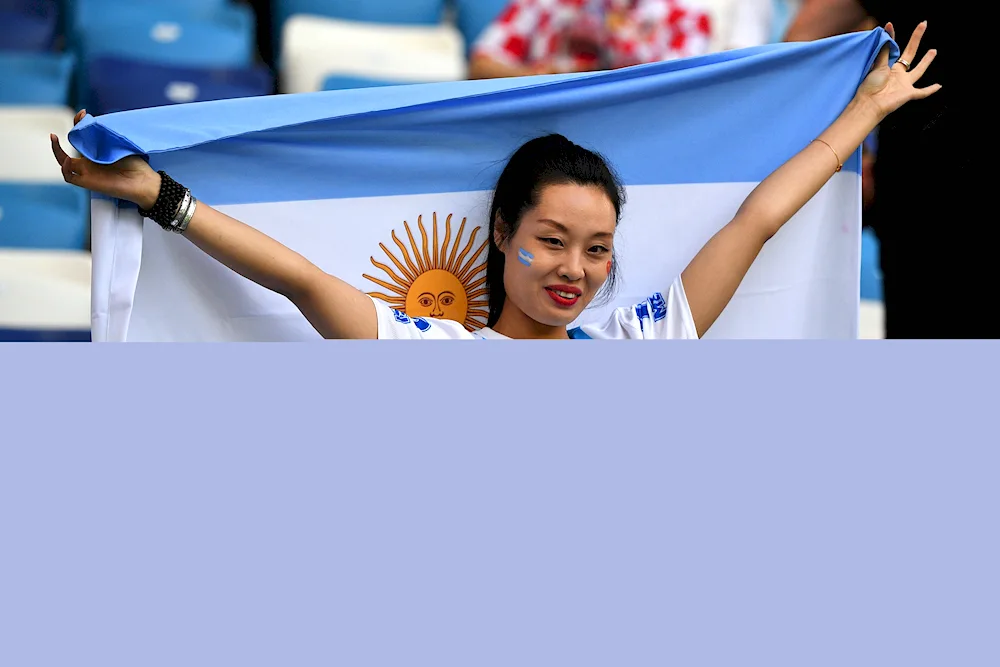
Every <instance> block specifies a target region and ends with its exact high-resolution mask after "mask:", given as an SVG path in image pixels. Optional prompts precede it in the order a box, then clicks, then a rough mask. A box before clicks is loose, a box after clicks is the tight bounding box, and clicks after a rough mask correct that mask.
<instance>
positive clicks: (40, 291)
mask: <svg viewBox="0 0 1000 667" xmlns="http://www.w3.org/2000/svg"><path fill="white" fill-rule="evenodd" d="M801 2H802V0H247V1H243V2H241V1H238V0H127V1H123V0H0V341H86V340H90V252H89V245H90V228H89V223H90V220H89V197H88V195H87V193H86V192H84V191H81V190H79V189H77V188H74V187H72V186H69V185H66V184H65V183H64V182H63V180H62V177H61V174H60V171H59V168H58V166H57V165H56V163H55V160H54V159H53V158H52V155H51V152H50V150H49V142H48V135H49V133H51V132H55V133H56V134H58V135H60V136H61V138H62V141H63V145H64V146H66V147H68V143H67V142H66V135H67V133H68V132H69V130H70V129H71V127H72V121H73V115H74V110H76V109H83V108H85V109H87V110H88V112H89V113H90V114H92V115H95V116H96V115H101V114H106V113H112V112H116V111H124V110H129V109H140V108H146V107H152V106H161V105H169V104H185V103H190V102H200V101H207V100H217V99H225V98H236V97H248V96H258V95H274V94H286V93H303V92H312V91H320V90H334V89H343V88H352V87H363V86H384V85H395V84H403V83H419V82H430V81H445V80H457V79H463V78H470V77H475V78H488V77H492V76H518V75H523V74H532V73H535V72H543V71H544V72H549V71H574V70H582V69H601V68H604V67H617V66H625V65H628V64H635V63H638V62H649V61H657V60H665V59H670V58H678V57H686V56H692V55H701V54H704V53H710V52H714V51H721V50H727V49H734V48H743V47H748V46H756V45H760V44H766V43H770V42H777V41H781V40H782V39H784V38H785V35H786V33H787V31H788V29H789V26H790V25H791V24H792V22H793V21H794V20H795V18H796V15H797V13H798V12H799V11H800V9H801ZM609 8H610V9H609ZM609 11H610V12H611V13H612V16H613V17H614V19H615V20H614V21H608V20H607V18H608V15H607V13H608V12H609ZM595 17H596V19H595ZM597 25H600V26H603V28H595V27H594V26H597ZM612 25H613V26H614V27H613V28H608V26H612ZM871 27H873V24H871V23H870V22H867V21H866V22H863V23H861V24H859V25H858V26H857V29H859V30H862V29H870V28H871ZM601 29H603V30H604V31H605V32H607V31H609V30H610V31H611V32H612V33H613V34H611V36H610V39H605V42H606V43H611V44H613V45H614V48H612V49H605V50H604V51H601V49H600V48H597V47H595V42H597V41H600V40H598V39H597V38H596V37H595V35H596V31H598V30H601ZM607 37H608V36H607V35H605V38H607ZM609 53H610V54H611V55H610V56H609V55H608V54H609ZM876 148H877V144H876V142H875V137H874V136H873V137H871V138H870V140H869V141H868V142H866V147H865V156H866V162H865V165H866V170H865V191H866V203H867V202H868V200H869V199H870V195H869V187H868V186H869V176H870V174H869V169H870V161H871V159H872V158H873V156H874V154H875V150H876ZM862 249H863V253H862V255H863V256H862V275H861V297H862V312H861V316H862V332H861V334H862V337H864V338H880V337H882V331H883V329H882V308H881V299H882V291H881V277H880V275H879V271H878V265H879V263H878V251H879V248H878V241H877V239H876V238H875V236H874V235H873V234H872V233H871V232H870V230H868V229H867V228H866V229H865V232H864V236H863V247H862Z"/></svg>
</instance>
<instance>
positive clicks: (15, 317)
mask: <svg viewBox="0 0 1000 667" xmlns="http://www.w3.org/2000/svg"><path fill="white" fill-rule="evenodd" d="M90 273H91V261H90V253H88V252H83V251H79V250H78V251H65V250H62V251H39V250H9V249H3V248H0V342H9V341H29V342H46V341H66V342H69V341H89V340H91V336H90Z"/></svg>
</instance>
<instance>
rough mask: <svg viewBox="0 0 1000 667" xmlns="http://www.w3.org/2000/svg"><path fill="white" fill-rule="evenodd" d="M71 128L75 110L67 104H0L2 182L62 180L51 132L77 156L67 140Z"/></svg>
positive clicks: (56, 181) (55, 181)
mask: <svg viewBox="0 0 1000 667" xmlns="http://www.w3.org/2000/svg"><path fill="white" fill-rule="evenodd" d="M72 129H73V111H72V109H68V108H66V107H3V106H0V155H2V156H3V159H0V182H3V181H8V182H17V183H62V182H63V176H62V171H60V169H59V165H58V164H56V161H55V159H53V157H52V151H51V150H50V148H49V146H50V144H49V134H53V133H54V134H56V135H58V136H59V139H60V141H61V142H62V145H63V148H65V149H66V152H67V153H69V154H70V155H72V156H76V155H77V153H76V151H75V150H73V147H72V146H70V145H69V142H68V141H67V140H66V135H67V134H69V131H70V130H72Z"/></svg>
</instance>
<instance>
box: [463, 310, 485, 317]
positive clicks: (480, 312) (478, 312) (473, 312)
mask: <svg viewBox="0 0 1000 667" xmlns="http://www.w3.org/2000/svg"><path fill="white" fill-rule="evenodd" d="M473 315H475V316H477V317H489V316H490V311H488V310H486V309H483V308H476V309H473V310H470V311H469V313H468V317H472V316H473Z"/></svg>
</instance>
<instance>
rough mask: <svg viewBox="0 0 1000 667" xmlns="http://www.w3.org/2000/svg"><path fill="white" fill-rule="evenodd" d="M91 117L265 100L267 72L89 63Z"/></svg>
mask: <svg viewBox="0 0 1000 667" xmlns="http://www.w3.org/2000/svg"><path fill="white" fill-rule="evenodd" d="M89 69H90V72H89V80H90V104H89V106H88V111H90V113H91V114H93V115H100V114H105V113H114V112H116V111H126V110H129V109H144V108H147V107H155V106H165V105H168V104H183V103H187V102H206V101H209V100H223V99H230V98H234V97H254V96H257V95H269V94H271V93H272V92H273V89H274V80H273V77H272V76H271V73H270V71H269V70H267V69H264V68H259V67H253V68H244V69H206V68H194V67H171V66H169V65H158V64H155V63H149V62H143V61H138V60H129V59H124V58H112V57H104V58H97V59H96V60H94V61H93V62H91V63H90V68H89Z"/></svg>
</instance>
